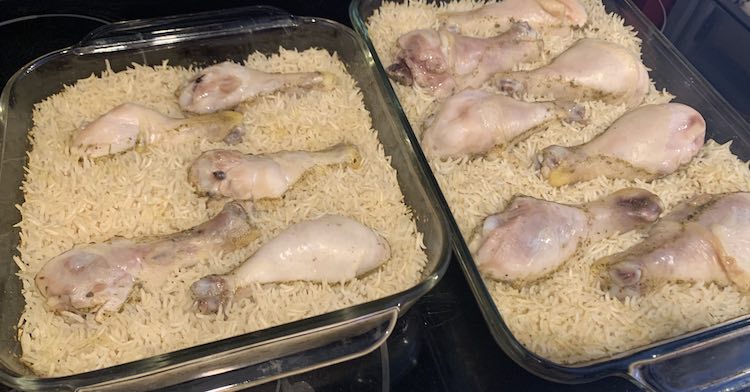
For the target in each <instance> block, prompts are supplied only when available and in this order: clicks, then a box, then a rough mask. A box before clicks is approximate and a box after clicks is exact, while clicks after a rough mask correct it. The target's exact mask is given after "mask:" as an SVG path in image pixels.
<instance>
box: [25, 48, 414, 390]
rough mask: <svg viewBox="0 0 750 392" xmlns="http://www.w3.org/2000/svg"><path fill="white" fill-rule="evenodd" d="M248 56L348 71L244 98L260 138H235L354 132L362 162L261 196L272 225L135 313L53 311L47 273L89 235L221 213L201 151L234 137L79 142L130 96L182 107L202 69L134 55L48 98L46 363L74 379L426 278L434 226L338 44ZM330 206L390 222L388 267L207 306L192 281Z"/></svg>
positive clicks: (42, 179)
mask: <svg viewBox="0 0 750 392" xmlns="http://www.w3.org/2000/svg"><path fill="white" fill-rule="evenodd" d="M247 64H248V65H249V66H250V67H253V68H256V69H260V70H263V71H276V72H298V71H324V72H329V73H332V74H333V75H335V78H336V81H335V86H333V88H331V89H313V90H310V91H304V92H303V91H299V92H291V93H278V94H272V95H269V96H266V97H262V98H260V99H257V100H255V101H254V102H252V103H248V104H243V105H241V106H240V108H239V109H238V110H241V111H243V112H244V118H245V121H244V125H245V126H246V128H247V135H246V137H245V141H244V143H242V144H240V145H237V146H234V147H232V148H236V149H239V150H241V151H242V152H245V153H264V152H273V151H278V150H319V149H323V148H327V147H330V146H332V145H334V144H336V143H339V142H344V141H346V142H350V143H353V144H355V145H357V146H358V148H359V150H360V153H361V157H362V164H361V166H360V167H359V168H357V169H353V168H344V167H336V166H331V167H320V168H316V169H314V170H312V171H311V172H310V174H308V175H306V176H304V177H303V178H302V179H301V180H300V181H299V182H298V183H297V184H296V185H294V186H293V187H292V188H291V189H290V190H289V191H288V192H287V193H286V194H285V196H284V197H283V198H282V199H279V200H270V201H261V202H258V203H256V204H255V211H253V212H252V213H251V214H250V215H251V217H252V221H253V222H254V223H255V225H257V227H259V228H260V229H261V232H262V234H261V237H260V238H259V239H258V240H257V241H255V242H253V243H252V244H251V245H250V246H248V247H247V248H245V249H241V250H238V251H235V252H233V253H229V254H224V255H218V254H217V255H212V256H210V257H209V258H208V259H207V260H203V261H201V262H200V263H198V264H197V265H195V266H193V267H190V268H183V269H181V270H177V271H173V272H172V273H171V274H170V276H169V278H168V280H167V282H166V283H165V284H163V285H162V286H161V287H159V288H157V289H149V288H147V287H143V288H136V289H135V290H134V293H133V295H132V297H133V298H132V299H131V301H130V302H129V303H126V304H125V305H124V307H123V308H122V311H121V312H119V313H116V314H113V315H111V316H109V317H107V318H105V320H104V321H103V322H102V323H97V322H96V321H94V320H93V316H92V315H87V316H85V317H84V318H81V317H80V316H76V315H70V314H69V315H68V316H65V315H57V314H54V313H52V312H49V311H47V310H46V309H45V307H44V301H43V298H42V297H41V295H40V294H39V292H38V291H37V290H36V288H35V286H34V275H35V274H36V272H37V271H39V269H40V268H41V267H42V266H43V265H44V263H45V262H46V261H47V260H49V259H50V258H51V257H54V256H55V255H58V254H60V253H62V252H64V251H66V250H68V249H70V248H71V247H73V246H75V245H78V244H86V243H93V242H100V241H105V240H107V239H109V238H112V237H114V236H123V237H128V238H137V237H142V236H151V235H160V234H168V233H173V232H176V231H179V230H184V229H186V228H189V227H192V226H194V225H196V224H199V223H201V222H203V221H205V220H207V219H209V218H210V217H211V216H213V215H214V214H215V213H216V212H218V210H220V209H221V207H222V203H218V202H207V199H206V198H204V197H199V196H197V195H196V194H195V192H194V189H193V187H192V186H191V185H190V184H189V183H188V181H187V168H188V167H189V165H190V164H191V163H192V160H193V159H195V157H197V156H198V155H199V154H200V152H202V151H206V150H209V149H214V148H226V146H225V145H223V144H221V143H210V142H206V141H204V140H197V139H196V140H193V141H192V142H189V143H182V144H169V143H164V144H160V145H155V146H150V147H148V148H147V149H146V151H143V152H136V151H130V152H126V153H123V154H119V155H116V156H112V157H105V158H101V159H97V160H84V161H83V162H79V160H78V157H77V156H74V155H71V154H70V153H69V152H68V146H69V140H70V137H71V132H72V131H73V130H74V129H76V128H77V127H78V126H80V125H81V124H82V123H83V122H85V121H91V120H93V119H95V118H96V117H98V116H99V115H101V114H103V113H105V112H107V111H108V110H110V109H111V108H113V107H114V106H116V105H118V104H121V103H123V102H135V103H140V104H143V105H146V106H150V107H152V108H154V109H157V110H159V111H161V112H163V113H165V114H169V115H172V116H180V115H181V112H180V109H179V107H178V105H177V102H176V99H175V95H174V94H175V91H176V90H177V89H178V88H179V87H180V85H181V84H182V83H184V81H185V80H187V79H188V78H189V77H191V76H192V75H193V74H194V73H195V70H188V69H184V68H180V67H171V66H168V65H166V64H163V65H162V66H157V67H145V66H140V65H137V64H134V65H133V66H132V68H130V69H127V70H125V71H122V72H112V71H109V70H108V71H106V72H104V73H103V74H102V75H99V76H96V75H92V76H91V77H89V78H86V79H83V80H80V81H78V82H77V83H75V84H74V85H73V86H70V87H67V88H65V90H64V91H62V92H61V93H59V94H56V95H54V96H51V97H49V98H47V99H46V100H44V101H43V102H41V103H39V104H38V105H37V106H36V107H35V109H34V113H33V120H34V126H33V129H32V130H31V131H30V138H31V140H32V144H33V149H32V151H31V153H30V156H29V161H28V167H27V169H28V174H27V176H26V179H25V181H24V184H23V191H24V194H25V198H26V199H25V202H24V204H23V205H22V206H20V207H19V209H20V210H21V213H22V218H23V219H22V221H21V222H20V228H21V245H20V254H21V258H20V259H17V260H16V262H17V264H18V265H19V267H20V269H21V272H20V274H19V275H20V277H21V278H22V280H23V286H24V288H23V294H24V297H25V299H26V308H25V311H24V313H23V316H22V318H21V320H20V323H19V327H20V335H19V340H20V342H21V347H22V352H23V354H22V358H21V359H22V360H23V361H24V362H25V363H26V364H28V365H29V366H30V367H31V368H32V369H33V370H34V371H35V372H36V373H38V374H39V375H42V376H63V375H68V374H74V373H80V372H83V371H88V370H93V369H99V368H103V367H107V366H111V365H115V364H120V363H124V362H128V361H133V360H137V359H141V358H144V357H148V356H152V355H156V354H161V353H165V352H170V351H174V350H177V349H181V348H185V347H189V346H194V345H197V344H201V343H206V342H211V341H215V340H218V339H222V338H226V337H230V336H235V335H239V334H242V333H246V332H250V331H256V330H261V329H264V328H268V327H271V326H275V325H279V324H284V323H288V322H291V321H295V320H299V319H302V318H307V317H311V316H315V315H319V314H322V313H325V312H330V311H333V310H336V309H341V308H345V307H348V306H351V305H355V304H359V303H363V302H367V301H371V300H374V299H377V298H381V297H384V296H387V295H390V294H394V293H396V292H399V291H403V290H405V289H407V288H409V287H412V286H413V285H414V284H416V283H417V282H419V280H420V271H421V270H422V269H423V268H424V266H425V264H426V255H425V253H424V251H423V246H422V235H421V233H419V232H417V229H416V224H415V222H414V220H413V216H412V214H411V212H410V211H409V209H408V208H407V206H406V205H405V204H404V201H403V195H402V194H401V192H400V190H399V188H398V183H397V181H396V173H395V170H394V169H393V168H392V167H391V166H390V165H389V159H390V158H388V157H386V156H385V154H384V151H383V147H382V145H381V144H380V143H379V142H378V139H377V136H376V132H375V131H374V130H373V129H372V121H371V118H370V115H369V113H368V111H367V110H366V109H365V107H364V104H363V99H362V94H361V92H360V91H359V89H358V88H357V86H356V84H355V81H354V80H353V79H352V77H351V76H350V75H349V74H348V73H347V71H346V68H345V66H344V64H343V63H342V62H341V61H340V60H339V59H338V58H337V56H336V55H335V54H334V55H332V54H330V53H328V52H326V51H323V50H313V49H310V50H306V51H304V52H296V51H289V50H284V49H280V52H279V53H278V54H276V55H272V56H269V57H267V56H264V55H262V54H260V53H255V54H252V55H250V56H249V57H248V58H247ZM326 213H338V214H342V215H346V216H350V217H352V218H354V219H356V220H358V221H360V222H362V223H364V224H365V225H368V226H369V227H371V228H373V229H374V230H376V231H377V232H379V233H381V234H382V235H383V236H384V237H385V238H386V239H387V240H388V241H389V243H390V245H391V249H392V257H391V259H390V260H389V261H388V262H387V263H386V264H385V265H384V266H383V267H381V268H380V269H378V270H377V271H376V272H375V273H372V274H368V275H366V276H364V277H361V278H359V279H354V280H352V281H349V282H345V283H342V284H339V283H333V282H330V283H325V284H320V283H309V282H286V283H279V284H263V285H260V284H258V285H254V286H252V287H251V288H250V292H251V298H249V299H243V300H239V301H236V302H235V303H234V304H233V306H232V307H231V309H230V311H229V312H228V314H227V317H226V319H225V318H224V317H223V316H222V315H218V316H213V315H212V316H203V315H198V314H196V313H195V312H194V311H193V309H192V308H191V306H192V301H191V298H190V295H189V290H188V289H189V286H190V284H191V283H192V282H194V281H195V280H197V279H199V278H200V277H202V276H205V275H207V274H212V273H225V272H228V271H230V270H231V269H232V268H234V267H235V266H237V265H238V264H239V263H241V262H242V261H243V260H245V259H246V258H247V257H248V256H250V255H251V254H252V253H253V252H254V251H255V250H256V249H257V248H258V247H259V246H260V245H261V244H263V243H265V242H266V241H268V240H269V239H270V238H272V237H274V236H276V235H277V234H278V233H279V232H280V231H281V230H283V229H284V228H286V227H287V226H289V225H290V224H292V223H295V222H299V221H302V220H305V219H311V218H315V217H318V216H320V215H322V214H326Z"/></svg>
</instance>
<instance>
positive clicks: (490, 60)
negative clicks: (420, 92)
mask: <svg viewBox="0 0 750 392" xmlns="http://www.w3.org/2000/svg"><path fill="white" fill-rule="evenodd" d="M398 46H399V48H400V51H399V53H398V55H397V56H396V60H395V62H394V63H393V64H391V65H390V66H389V67H388V68H387V69H386V71H387V73H388V76H389V77H390V78H391V79H393V80H395V81H396V82H398V83H401V84H403V85H407V86H412V85H416V86H417V87H419V88H422V89H424V90H425V91H427V92H428V93H430V94H432V95H434V96H435V97H437V98H445V97H448V96H450V95H451V94H453V93H454V92H455V91H460V90H462V89H464V88H468V87H479V86H481V85H482V84H483V83H484V82H486V81H487V80H489V79H490V77H491V76H492V75H493V74H495V73H497V72H503V71H508V70H510V69H512V68H513V66H515V65H516V64H518V63H522V62H528V61H532V60H535V59H537V58H538V57H539V56H540V55H541V46H542V41H541V39H540V38H539V36H538V34H537V33H536V32H535V31H534V30H533V29H531V28H530V27H529V25H528V24H526V23H516V24H514V25H513V27H512V28H511V29H510V30H508V31H507V32H505V33H503V34H501V35H498V36H496V37H491V38H472V37H466V36H462V35H459V34H456V33H452V32H450V31H448V30H446V29H444V28H441V29H439V30H437V31H436V30H431V29H422V30H414V31H411V32H409V33H406V34H404V35H402V36H401V37H399V39H398Z"/></svg>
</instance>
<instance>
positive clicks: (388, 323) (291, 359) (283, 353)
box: [76, 306, 399, 392]
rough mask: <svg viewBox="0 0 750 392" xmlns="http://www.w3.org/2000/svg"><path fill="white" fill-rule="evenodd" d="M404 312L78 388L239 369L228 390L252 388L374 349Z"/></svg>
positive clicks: (127, 386)
mask: <svg viewBox="0 0 750 392" xmlns="http://www.w3.org/2000/svg"><path fill="white" fill-rule="evenodd" d="M398 314H399V307H398V306H394V307H391V308H387V309H385V310H381V311H378V312H375V313H371V314H368V315H365V316H361V317H358V318H354V319H352V320H347V321H343V322H340V323H336V324H333V325H326V326H323V327H320V328H316V329H311V330H307V331H303V332H300V333H297V334H293V335H290V336H285V337H281V338H278V339H271V340H269V341H264V342H261V343H258V344H256V345H250V346H247V347H242V348H239V349H236V350H229V351H225V352H220V353H216V354H212V355H208V356H207V357H203V358H198V359H196V360H194V361H189V362H185V363H182V364H179V365H175V366H172V367H164V368H162V369H160V370H158V371H155V372H152V373H146V374H141V375H137V376H133V377H130V378H125V379H120V380H117V381H111V382H104V383H99V384H96V385H88V386H85V387H80V388H77V389H76V390H77V391H80V392H84V391H97V392H99V391H141V390H153V389H157V388H163V387H167V386H173V385H177V384H180V383H183V382H187V381H192V380H196V379H199V378H204V377H212V376H220V375H222V374H225V373H228V372H233V377H230V378H231V381H229V385H226V386H224V387H223V388H221V390H222V391H228V390H237V389H244V388H249V387H251V386H254V385H258V384H262V383H265V382H268V381H273V380H276V379H280V378H283V377H288V376H292V375H295V374H299V373H304V372H307V371H310V370H314V369H318V368H321V367H325V366H328V365H332V364H335V363H339V362H344V361H347V360H349V359H354V358H357V357H360V356H363V355H365V354H368V353H370V352H371V351H373V350H375V349H377V348H378V347H380V346H381V345H382V344H383V343H384V342H385V340H386V339H387V338H388V336H390V334H391V332H393V328H394V326H395V325H396V319H397V318H398ZM240 375H241V376H240ZM240 377H241V378H240ZM238 380H240V381H238Z"/></svg>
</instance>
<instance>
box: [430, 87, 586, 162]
mask: <svg viewBox="0 0 750 392" xmlns="http://www.w3.org/2000/svg"><path fill="white" fill-rule="evenodd" d="M584 114H585V113H584V108H583V107H582V106H580V105H575V104H572V103H562V102H561V103H556V102H554V103H553V102H538V103H528V102H522V101H517V100H515V99H513V98H509V97H506V96H502V95H495V94H490V93H488V92H485V91H482V90H464V91H462V92H460V93H458V94H456V95H454V96H452V97H450V98H448V99H446V100H445V101H444V102H443V103H442V104H441V106H440V108H439V109H438V111H437V114H436V115H435V116H434V117H430V119H429V120H428V123H427V124H426V125H427V129H426V130H425V132H424V134H423V135H422V143H421V145H422V147H423V148H424V150H425V153H426V154H427V155H429V156H431V157H458V156H465V155H473V154H483V153H485V152H487V151H489V150H490V149H491V148H493V147H494V146H497V145H503V144H506V143H509V142H511V141H512V140H513V139H515V138H517V137H518V136H520V135H522V134H525V133H527V131H529V130H530V129H534V128H537V127H539V126H540V125H542V124H544V123H546V122H548V121H551V120H554V119H563V120H567V121H581V120H583V117H584ZM537 129H538V128H537Z"/></svg>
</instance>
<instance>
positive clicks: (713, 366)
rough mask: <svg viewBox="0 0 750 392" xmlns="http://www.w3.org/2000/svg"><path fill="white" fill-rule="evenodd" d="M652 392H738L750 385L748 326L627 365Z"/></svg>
mask: <svg viewBox="0 0 750 392" xmlns="http://www.w3.org/2000/svg"><path fill="white" fill-rule="evenodd" d="M629 375H630V377H632V378H633V379H634V380H635V381H636V382H637V383H639V384H641V386H643V387H645V388H646V389H650V390H655V391H709V390H710V391H737V390H744V389H745V388H747V387H748V386H750V326H748V327H745V328H741V329H738V330H736V331H734V332H732V333H729V334H726V335H723V336H718V337H715V338H713V339H709V340H706V341H703V342H699V343H695V344H693V345H689V346H687V347H684V348H682V349H679V350H677V351H674V352H671V353H669V354H665V355H661V356H657V357H655V358H653V359H646V360H641V361H638V362H635V363H633V364H632V365H630V369H629Z"/></svg>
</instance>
